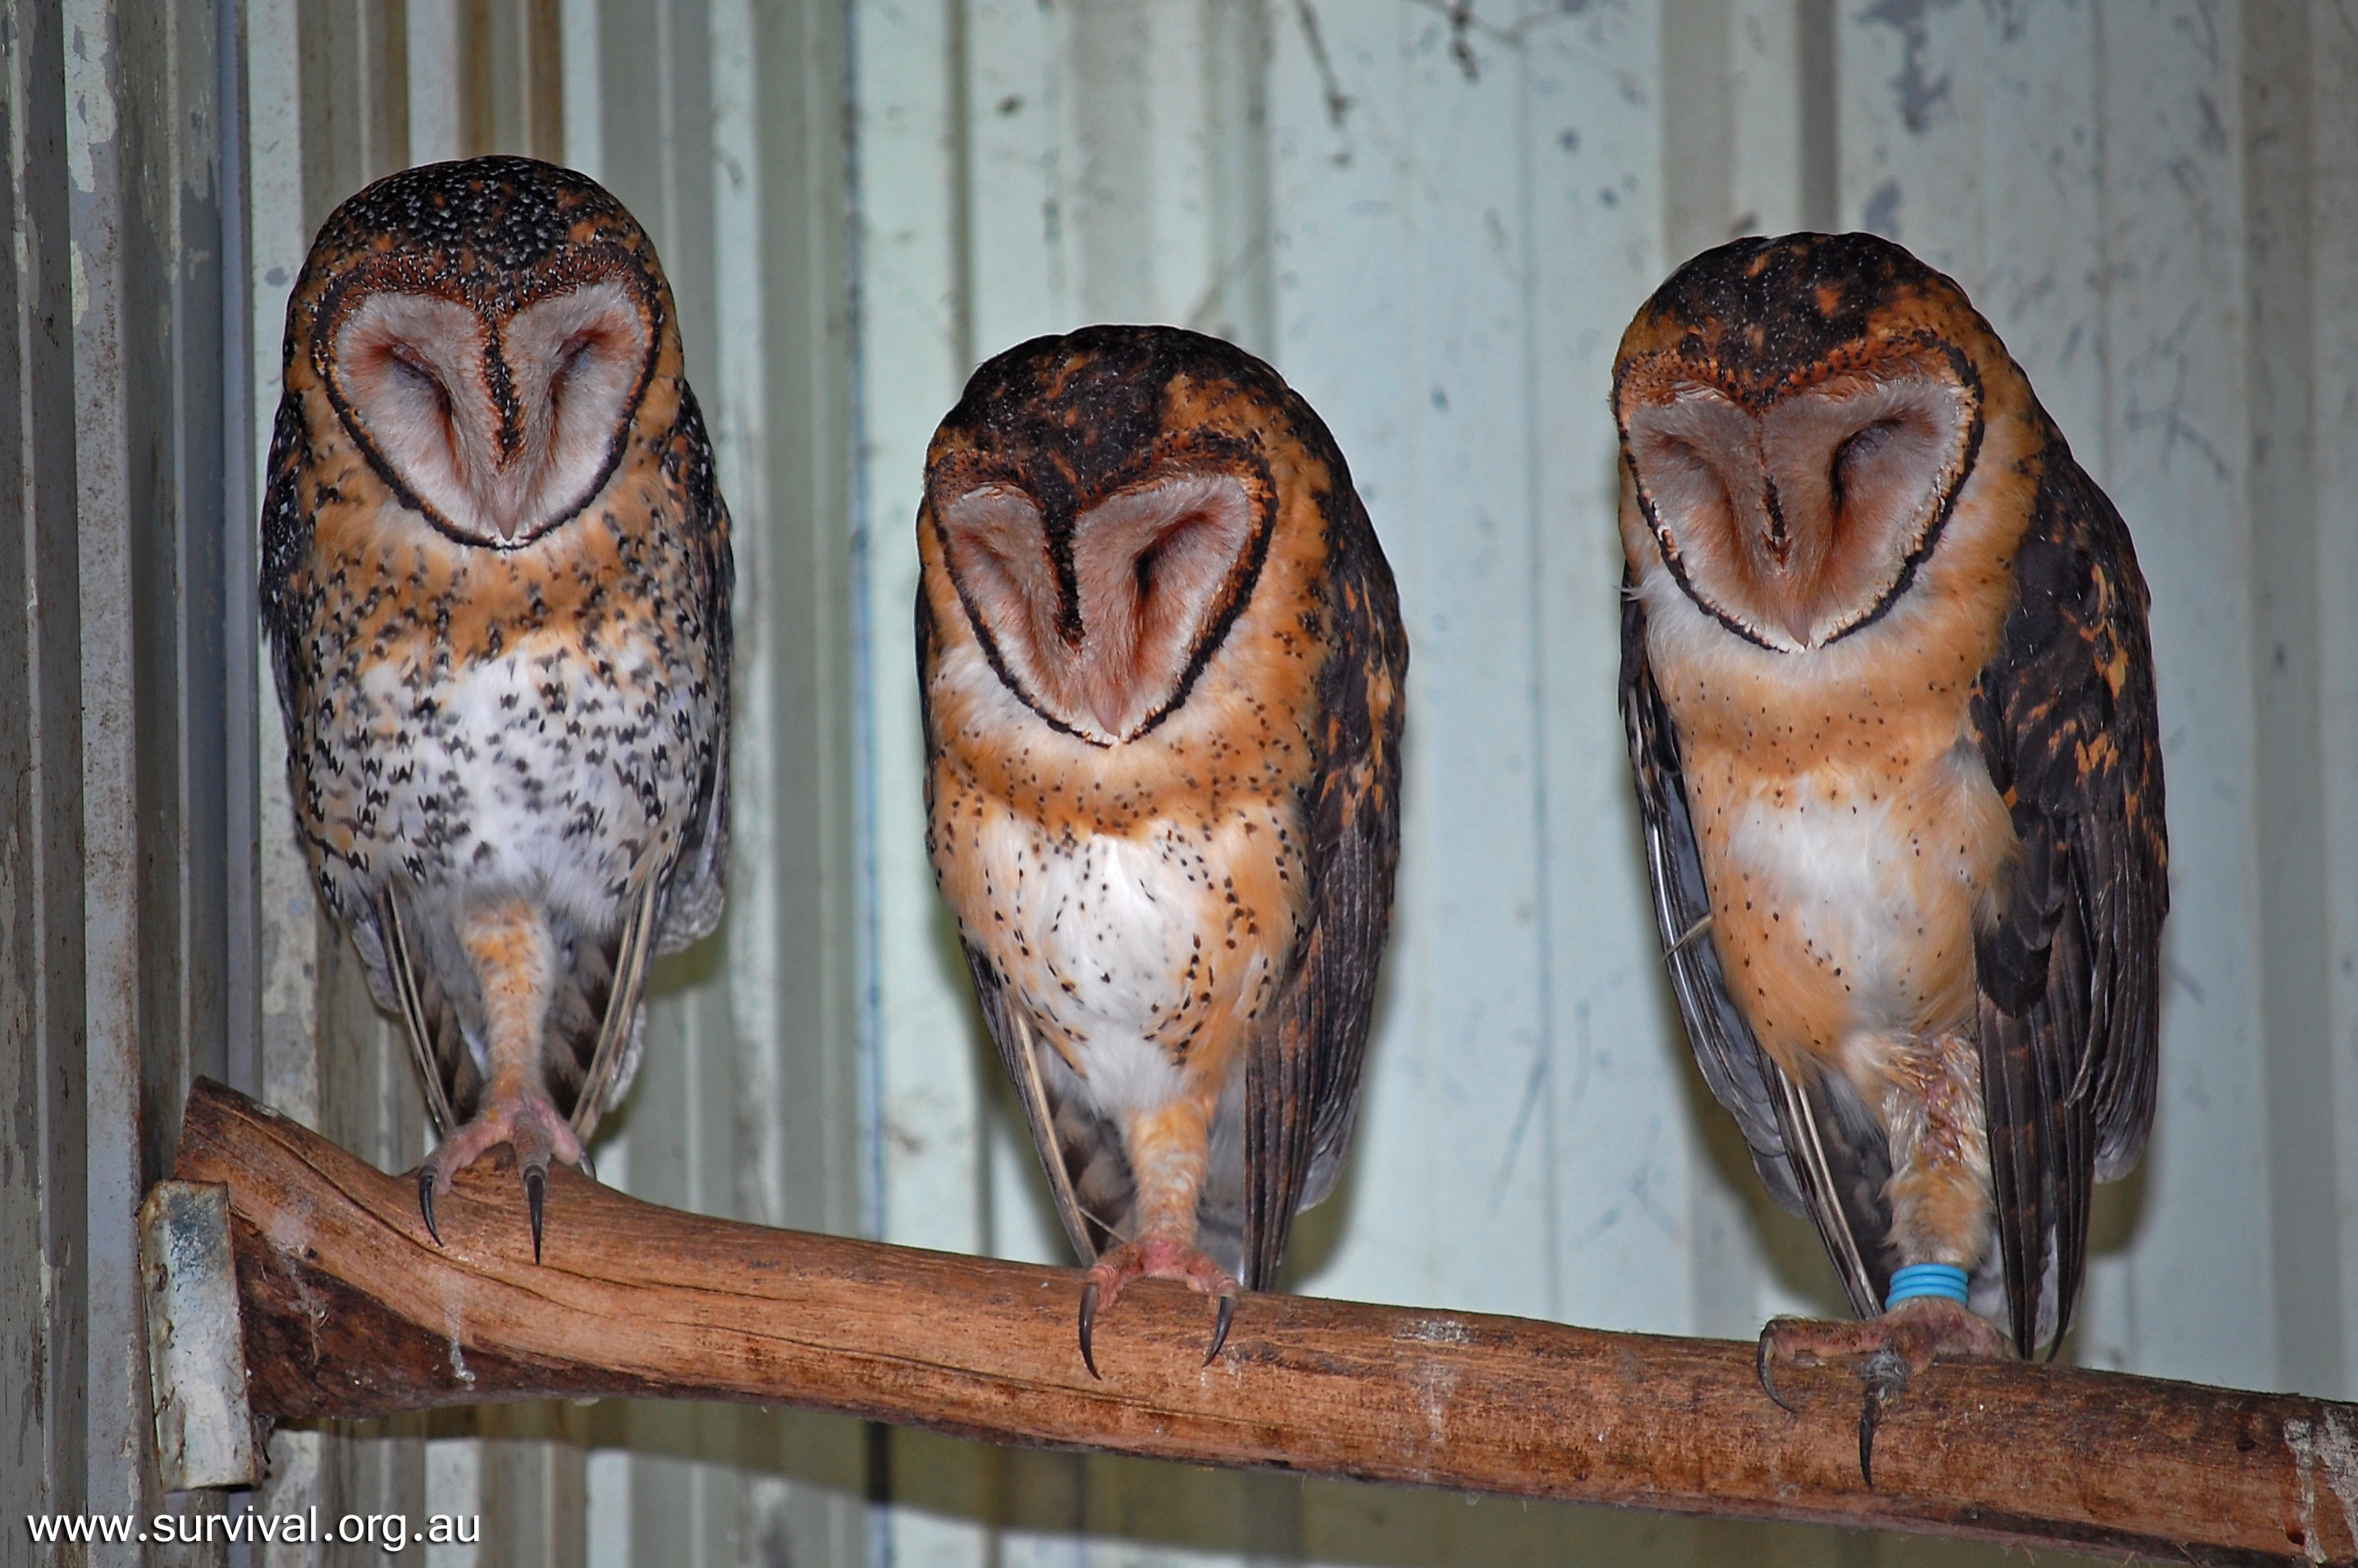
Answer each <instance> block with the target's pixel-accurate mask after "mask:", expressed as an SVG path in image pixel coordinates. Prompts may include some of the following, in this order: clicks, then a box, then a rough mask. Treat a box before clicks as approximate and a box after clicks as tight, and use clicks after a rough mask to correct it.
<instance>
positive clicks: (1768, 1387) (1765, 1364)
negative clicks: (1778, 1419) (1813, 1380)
mask: <svg viewBox="0 0 2358 1568" xmlns="http://www.w3.org/2000/svg"><path fill="white" fill-rule="evenodd" d="M1775 1326H1776V1325H1774V1324H1771V1325H1769V1328H1774V1327H1775ZM1776 1366H1777V1341H1776V1339H1775V1338H1774V1337H1773V1336H1771V1335H1770V1334H1769V1332H1768V1329H1763V1330H1761V1331H1760V1348H1759V1349H1758V1351H1757V1352H1756V1353H1755V1354H1754V1357H1753V1361H1752V1369H1753V1371H1754V1372H1755V1373H1756V1374H1757V1375H1758V1377H1759V1379H1760V1391H1761V1392H1762V1393H1764V1394H1767V1395H1768V1402H1769V1403H1770V1404H1772V1405H1775V1406H1776V1407H1777V1408H1778V1409H1779V1410H1780V1411H1784V1412H1785V1413H1786V1414H1787V1415H1798V1414H1800V1413H1801V1412H1800V1411H1796V1410H1795V1409H1794V1408H1793V1407H1792V1406H1791V1405H1790V1404H1787V1403H1786V1402H1785V1396H1784V1395H1782V1394H1780V1393H1779V1392H1778V1391H1777V1376H1776Z"/></svg>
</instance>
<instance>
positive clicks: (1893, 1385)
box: [1858, 1346, 1909, 1492]
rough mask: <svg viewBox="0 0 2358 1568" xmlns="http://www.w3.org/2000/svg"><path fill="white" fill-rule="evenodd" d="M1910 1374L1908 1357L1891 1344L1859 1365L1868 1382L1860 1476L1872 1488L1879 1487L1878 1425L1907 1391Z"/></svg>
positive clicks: (1861, 1424) (1861, 1431) (1863, 1407)
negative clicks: (1877, 1470) (1876, 1449)
mask: <svg viewBox="0 0 2358 1568" xmlns="http://www.w3.org/2000/svg"><path fill="white" fill-rule="evenodd" d="M1858 1377H1859V1381H1861V1382H1862V1383H1865V1384H1866V1399H1865V1400H1864V1401H1863V1402H1862V1403H1861V1404H1860V1406H1859V1411H1858V1476H1859V1479H1860V1480H1862V1481H1865V1482H1866V1489H1867V1490H1868V1491H1870V1492H1871V1491H1873V1490H1875V1429H1876V1428H1877V1426H1879V1425H1880V1424H1882V1422H1883V1412H1884V1411H1885V1410H1886V1409H1887V1408H1888V1407H1889V1406H1890V1405H1892V1404H1893V1403H1895V1402H1897V1401H1898V1398H1899V1396H1900V1395H1901V1394H1903V1393H1905V1392H1906V1391H1907V1389H1908V1379H1909V1367H1908V1358H1907V1357H1905V1356H1902V1355H1900V1354H1899V1352H1898V1351H1897V1350H1894V1349H1892V1348H1891V1347H1890V1346H1885V1347H1884V1348H1882V1349H1881V1350H1878V1351H1877V1352H1876V1353H1875V1354H1874V1355H1872V1356H1870V1357H1867V1358H1866V1362H1865V1363H1864V1364H1863V1365H1862V1366H1861V1367H1860V1368H1859V1369H1858Z"/></svg>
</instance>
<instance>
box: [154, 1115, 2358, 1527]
mask: <svg viewBox="0 0 2358 1568" xmlns="http://www.w3.org/2000/svg"><path fill="white" fill-rule="evenodd" d="M499 1165H500V1162H498V1161H496V1160H493V1161H486V1162H484V1168H482V1169H479V1170H477V1171H474V1172H470V1173H467V1174H465V1175H463V1176H462V1177H461V1178H460V1182H459V1184H458V1188H457V1190H456V1191H455V1192H454V1193H452V1194H450V1195H449V1196H448V1197H447V1198H445V1199H444V1200H442V1202H440V1203H439V1204H438V1206H437V1217H438V1222H439V1224H440V1227H441V1231H442V1238H443V1241H444V1242H445V1243H446V1245H444V1246H441V1247H437V1246H436V1245H435V1244H434V1243H433V1241H432V1240H431V1239H429V1238H427V1234H426V1230H425V1227H424V1226H423V1225H422V1224H421V1223H420V1221H419V1218H418V1213H417V1198H416V1185H415V1184H413V1183H411V1182H408V1181H405V1180H401V1179H398V1178H395V1177H391V1176H387V1175H384V1174H382V1173H379V1172H377V1171H375V1170H373V1169H372V1168H370V1167H369V1166H368V1165H366V1164H364V1163H362V1162H361V1161H360V1160H358V1159H356V1158H355V1157H353V1156H352V1155H351V1154H348V1153H346V1152H344V1151H342V1150H341V1149H338V1148H336V1147H334V1146H333V1145H332V1144H330V1143H328V1142H327V1141H324V1140H322V1139H320V1138H319V1137H318V1136H317V1135H316V1134H313V1133H311V1132H308V1131H306V1130H304V1129H302V1128H300V1127H298V1126H297V1125H296V1124H295V1123H293V1122H291V1121H288V1120H286V1119H282V1118H280V1117H277V1116H276V1115H274V1114H272V1113H271V1112H269V1111H267V1110H265V1109H263V1108H260V1107H258V1106H256V1105H254V1103H253V1102H252V1101H250V1100H247V1099H245V1098H243V1097H241V1096H239V1095H237V1094H234V1093H233V1092H232V1091H230V1090H228V1089H224V1088H222V1087H220V1086H218V1085H215V1084H211V1083H200V1084H199V1085H198V1086H197V1088H196V1090H195V1092H194V1093H193V1094H192V1095H191V1097H190V1098H189V1108H188V1118H187V1122H186V1125H185V1126H184V1128H183V1130H182V1132H181V1141H180V1158H179V1172H178V1173H179V1175H180V1177H181V1178H182V1179H183V1180H187V1181H194V1182H207V1183H220V1184H226V1185H227V1187H228V1188H229V1194H230V1206H231V1228H232V1242H233V1250H234V1253H235V1258H236V1266H237V1279H238V1295H239V1300H240V1303H241V1309H242V1312H243V1321H244V1350H245V1361H246V1367H247V1375H248V1380H249V1391H250V1394H251V1398H252V1403H253V1408H254V1411H256V1412H258V1413H259V1414H260V1415H262V1416H264V1417H283V1418H311V1417H330V1416H367V1415H380V1414H386V1413H390V1412H394V1411H415V1410H425V1409H431V1408H435V1407H438V1406H445V1405H458V1404H472V1403H479V1402H484V1401H490V1400H524V1399H539V1398H552V1397H564V1398H574V1399H580V1398H588V1397H600V1396H613V1397H624V1396H627V1397H647V1398H670V1399H711V1400H747V1401H753V1402H758V1403H763V1404H777V1405H797V1406H807V1407H811V1408H815V1409H820V1410H829V1411H842V1412H845V1413H848V1414H851V1415H856V1416H862V1417H867V1418H871V1419H873V1420H878V1421H885V1422H895V1423H899V1424H903V1425H913V1426H924V1427H930V1428H933V1429H934V1430H936V1431H939V1432H947V1433H957V1434H959V1435H962V1436H968V1437H976V1438H984V1439H988V1440H990V1441H992V1442H998V1443H1013V1444H1035V1445H1044V1446H1050V1447H1059V1448H1090V1449H1103V1450H1108V1451H1111V1452H1117V1453H1124V1454H1148V1455H1152V1456H1154V1457H1157V1458H1164V1459H1179V1460H1186V1461H1190V1462H1193V1463H1195V1464H1202V1465H1228V1466H1236V1467H1255V1468H1265V1469H1281V1470H1293V1471H1299V1472H1302V1473H1304V1474H1309V1475H1319V1476H1350V1477H1356V1478H1358V1479H1362V1480H1371V1481H1388V1482H1401V1483H1408V1484H1413V1485H1420V1486H1433V1487H1452V1488H1456V1489H1461V1490H1470V1491H1482V1492H1498V1493H1506V1494H1510V1495H1515V1496H1520V1497H1530V1498H1563V1499H1567V1500H1570V1501H1574V1502H1581V1503H1606V1504H1613V1505H1616V1506H1620V1507H1631V1508H1642V1509H1658V1510H1664V1511H1671V1512H1678V1513H1693V1514H1716V1515H1724V1516H1736V1517H1743V1518H1750V1519H1788V1520H1807V1521H1813V1522H1819V1523H1826V1524H1838V1525H1849V1526H1872V1527H1875V1528H1877V1529H1886V1530H1913V1531H1920V1532H1931V1533H1940V1534H1950V1535H1962V1536H1973V1537H1978V1538H1981V1539H1985V1540H1992V1541H2008V1542H2013V1543H2016V1544H2021V1545H2034V1546H2069V1547H2071V1548H2075V1549H2077V1550H2081V1551H2093V1552H2106V1553H2115V1554H2120V1555H2128V1554H2131V1553H2137V1554H2143V1555H2146V1556H2150V1557H2158V1558H2162V1559H2168V1560H2177V1561H2190V1562H2198V1563H2247V1562H2248V1563H2262V1562H2310V1563H2322V1562H2329V1561H2332V1562H2349V1561H2351V1560H2353V1557H2358V1539H2353V1537H2358V1406H2352V1405H2346V1404H2334V1403H2331V1402H2328V1401H2325V1400H2314V1399H2300V1398H2288V1397H2283V1396H2277V1395H2270V1394H2255V1393H2236V1392H2231V1391H2226V1390H2217V1389H2208V1388H2200V1387H2195V1386H2192V1385H2190V1384H2184V1383H2169V1382H2161V1381H2157V1380H2155V1379H2146V1378H2132V1377H2125V1376H2121V1375H2118V1374H2113V1373H2104V1372H2092V1371H2082V1370H2078V1369H2074V1368H2061V1367H2045V1366H2036V1365H2017V1364H2012V1363H2007V1364H1997V1363H1987V1362H1951V1363H1943V1364H1941V1365H1939V1366H1936V1367H1935V1368H1933V1370H1932V1371H1931V1372H1930V1373H1929V1374H1927V1375H1925V1376H1924V1377H1921V1378H1920V1379H1917V1380H1916V1382H1915V1383H1914V1384H1913V1385H1912V1386H1911V1387H1910V1388H1909V1390H1907V1392H1906V1394H1905V1396H1904V1398H1903V1399H1902V1400H1901V1401H1900V1402H1899V1403H1898V1405H1897V1406H1896V1407H1894V1408H1893V1409H1892V1410H1891V1411H1889V1413H1888V1414H1887V1416H1886V1417H1885V1420H1884V1422H1883V1427H1882V1432H1881V1434H1880V1436H1879V1437H1878V1439H1877V1454H1876V1487H1877V1489H1876V1490H1874V1491H1869V1490H1867V1489H1866V1487H1865V1486H1864V1485H1863V1484H1862V1483H1861V1481H1860V1479H1859V1471H1858V1454H1857V1440H1856V1424H1855V1423H1856V1421H1857V1417H1858V1411H1859V1402H1860V1388H1859V1383H1858V1381H1857V1379H1855V1376H1853V1374H1852V1373H1851V1372H1850V1371H1848V1370H1847V1369H1844V1368H1833V1367H1829V1368H1795V1369H1793V1370H1792V1371H1791V1373H1790V1376H1788V1377H1785V1378H1781V1379H1780V1380H1779V1385H1780V1388H1783V1389H1784V1390H1786V1392H1787V1397H1788V1398H1790V1400H1792V1401H1793V1402H1794V1404H1795V1405H1796V1406H1797V1407H1798V1410H1799V1412H1800V1413H1798V1414H1789V1413H1788V1412H1786V1411H1781V1410H1779V1409H1778V1408H1777V1407H1776V1406H1775V1405H1773V1404H1771V1403H1770V1402H1769V1401H1768V1399H1767V1398H1766V1397H1765V1396H1764V1395H1763V1394H1762V1393H1761V1390H1760V1386H1759V1384H1758V1382H1757V1381H1756V1380H1755V1378H1754V1373H1753V1365H1752V1363H1753V1347H1752V1346H1750V1345H1748V1344H1731V1343H1725V1342H1721V1341H1714V1340H1697V1339H1676V1338H1667V1337H1659V1336H1650V1335H1631V1334H1602V1333H1596V1332H1593V1331H1590V1330H1587V1329H1579V1328H1568V1327H1564V1326H1562V1325H1556V1324H1548V1323H1529V1322H1524V1321H1521V1320H1520V1319H1516V1318H1506V1317H1485V1316H1478V1315H1474V1314H1465V1313H1449V1312H1432V1311H1414V1310H1404V1309H1401V1308H1394V1307H1377V1306H1362V1305H1357V1304H1354V1303H1347V1302H1335V1301H1320V1300H1314V1299H1311V1298H1306V1297H1296V1296H1278V1295H1249V1296H1247V1297H1246V1298H1245V1300H1244V1302H1243V1303H1242V1305H1241V1307H1240V1308H1239V1310H1238V1313H1237V1317H1236V1327H1235V1331H1234V1332H1233V1333H1232V1334H1231V1335H1230V1336H1229V1339H1228V1348H1227V1349H1226V1350H1225V1351H1224V1352H1223V1354H1222V1355H1221V1356H1220V1357H1219V1359H1218V1360H1217V1362H1216V1363H1215V1364H1213V1365H1212V1366H1211V1367H1209V1368H1203V1367H1199V1366H1198V1365H1197V1363H1198V1362H1199V1361H1200V1360H1201V1359H1202V1357H1203V1351H1204V1345H1205V1340H1206V1332H1207V1331H1208V1329H1209V1327H1210V1323H1211V1312H1210V1308H1209V1306H1208V1305H1207V1304H1206V1302H1205V1300H1204V1298H1203V1297H1201V1296H1196V1295H1192V1294H1189V1293H1187V1292H1184V1291H1183V1290H1182V1289H1180V1288H1179V1287H1177V1286H1167V1285H1164V1284H1163V1283H1162V1282H1161V1281H1149V1282H1148V1283H1145V1284H1143V1285H1141V1286H1139V1287H1138V1288H1137V1289H1136V1291H1135V1292H1134V1293H1133V1294H1126V1295H1125V1296H1124V1297H1123V1299H1122V1303H1121V1304H1120V1308H1119V1309H1118V1310H1116V1311H1115V1312H1113V1313H1111V1314H1108V1315H1107V1316H1105V1317H1104V1318H1103V1319H1102V1320H1101V1322H1100V1324H1099V1326H1098V1340H1097V1354H1098V1366H1099V1367H1100V1368H1102V1369H1103V1370H1104V1372H1105V1380H1104V1381H1102V1382H1099V1381H1097V1380H1094V1379H1091V1378H1090V1376H1089V1375H1088V1373H1087V1370H1086V1369H1084V1368H1083V1367H1082V1365H1081V1358H1080V1356H1079V1354H1078V1351H1077V1349H1076V1344H1075V1336H1074V1312H1075V1308H1076V1303H1077V1302H1078V1300H1079V1296H1080V1281H1079V1278H1078V1276H1077V1275H1076V1274H1075V1273H1074V1272H1072V1271H1066V1270H1057V1269H1042V1268H1032V1267H1027V1266H1024V1265H1021V1264H1015V1263H1004V1262H995V1261H991V1260H986V1259H978V1258H962V1257H954V1256H950V1255H948V1254H944V1253H937V1252H923V1251H917V1250H914V1249H908V1248H901V1247H887V1246H882V1245H878V1244H876V1243H872V1242H862V1241H850V1240H844V1239H841V1238H833V1237H825V1236H806V1235H801V1234H797V1233H795V1232H789V1231H777V1230H768V1229H764V1228H762V1227H757V1226H750V1225H737V1224H730V1223H728V1222H725V1221H722V1220H717V1219H708V1218H704V1217H698V1216H695V1215H688V1214H680V1213H676V1212H675V1211H673V1210H670V1209H662V1208H655V1207H653V1206H649V1205H646V1204H643V1203H638V1202H636V1201H634V1200H633V1199H631V1198H628V1197H625V1196H623V1195H621V1194H619V1193H615V1192H611V1191H609V1190H607V1189H606V1188H604V1187H600V1186H597V1185H595V1184H592V1183H590V1182H589V1181H586V1180H584V1179H581V1178H579V1177H577V1176H575V1175H573V1174H572V1173H569V1172H564V1171H559V1172H557V1173H554V1181H553V1183H552V1186H551V1189H550V1192H549V1195H548V1238H547V1249H546V1263H544V1264H542V1265H539V1266H535V1264H534V1263H533V1261H532V1244H531V1241H530V1238H529V1237H528V1236H527V1234H526V1231H525V1206H524V1203H523V1199H522V1195H521V1194H520V1192H519V1190H518V1187H517V1184H516V1180H515V1175H514V1168H513V1166H502V1167H501V1168H496V1169H495V1168H492V1167H494V1166H499Z"/></svg>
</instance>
